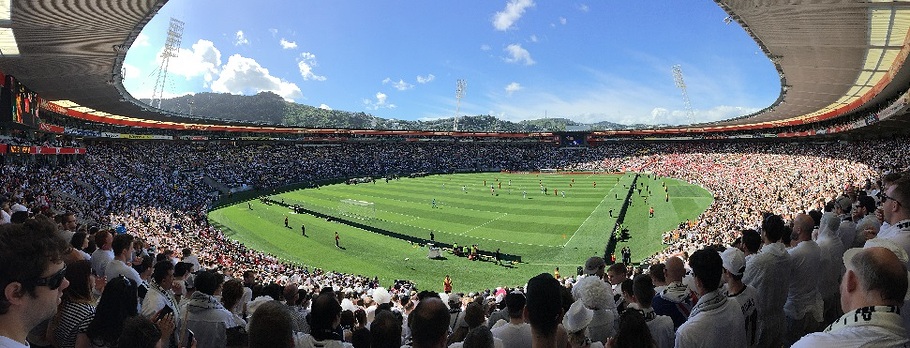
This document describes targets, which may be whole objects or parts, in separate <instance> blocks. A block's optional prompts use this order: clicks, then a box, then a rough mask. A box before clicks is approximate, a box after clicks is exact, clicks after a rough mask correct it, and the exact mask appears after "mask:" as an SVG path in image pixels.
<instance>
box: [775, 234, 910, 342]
mask: <svg viewBox="0 0 910 348" xmlns="http://www.w3.org/2000/svg"><path fill="white" fill-rule="evenodd" d="M898 254H900V255H898ZM907 261H908V258H907V254H906V251H904V250H903V248H901V247H900V246H897V245H895V244H894V243H893V242H890V241H887V240H878V239H872V240H869V241H867V242H866V246H865V247H863V248H853V249H850V250H848V251H847V252H846V253H844V257H843V262H844V264H845V266H846V269H847V271H846V272H845V273H844V277H843V280H842V281H841V285H840V288H841V305H842V309H843V310H844V312H845V314H844V315H843V316H842V317H840V318H839V319H837V320H836V321H835V322H834V323H832V324H831V325H829V326H828V327H827V328H825V329H824V331H822V332H817V333H812V334H809V335H806V336H805V337H803V338H802V339H800V340H799V341H797V342H796V343H795V344H794V345H793V347H796V348H810V347H812V348H814V347H845V348H850V347H907V346H910V341H908V339H907V331H906V330H905V329H904V327H903V325H902V319H901V317H900V314H898V313H899V312H900V307H901V306H902V305H903V303H904V299H905V297H906V295H907V276H908V273H907V267H906V263H907Z"/></svg>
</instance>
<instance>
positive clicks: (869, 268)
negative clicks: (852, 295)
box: [847, 247, 907, 305]
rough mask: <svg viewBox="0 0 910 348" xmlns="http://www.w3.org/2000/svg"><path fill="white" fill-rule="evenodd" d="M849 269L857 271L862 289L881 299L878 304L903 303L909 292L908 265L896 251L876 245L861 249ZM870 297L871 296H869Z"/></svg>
mask: <svg viewBox="0 0 910 348" xmlns="http://www.w3.org/2000/svg"><path fill="white" fill-rule="evenodd" d="M847 268H848V270H850V271H853V272H854V273H856V275H857V278H858V279H859V284H860V286H861V287H862V290H863V291H864V292H866V293H867V294H874V293H878V295H877V296H871V297H872V298H875V299H880V301H882V303H878V304H877V305H901V304H903V303H904V296H905V295H906V294H907V267H906V266H905V265H904V263H903V262H901V261H900V259H898V258H897V256H896V255H894V252H892V251H891V250H888V249H886V248H881V247H874V248H868V249H864V250H862V251H860V252H859V253H857V254H856V255H854V256H853V258H852V259H850V263H849V265H847ZM867 297H869V296H867Z"/></svg>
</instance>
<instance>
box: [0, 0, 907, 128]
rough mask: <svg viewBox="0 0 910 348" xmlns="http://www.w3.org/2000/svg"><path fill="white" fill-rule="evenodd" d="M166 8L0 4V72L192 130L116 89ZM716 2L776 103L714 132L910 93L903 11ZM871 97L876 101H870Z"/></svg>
mask: <svg viewBox="0 0 910 348" xmlns="http://www.w3.org/2000/svg"><path fill="white" fill-rule="evenodd" d="M166 2H167V0H132V1H101V0H33V1H11V0H0V71H2V72H3V73H6V74H9V75H13V76H16V77H17V78H18V79H19V81H21V82H22V83H24V84H25V85H26V86H28V87H29V88H31V89H32V90H34V91H36V92H37V93H38V94H39V95H40V96H41V97H42V98H44V99H47V100H51V101H61V103H59V104H64V105H61V106H64V107H71V108H77V107H81V109H80V110H84V111H86V112H95V113H97V114H99V115H123V116H128V117H134V118H139V119H149V120H158V121H172V122H193V123H199V122H200V119H199V118H191V117H189V116H188V115H182V116H178V115H174V114H168V113H164V112H160V111H157V110H155V109H153V108H152V107H150V106H148V105H146V104H144V103H142V102H140V101H138V100H136V99H134V98H132V97H131V96H130V95H129V93H127V92H126V91H125V89H124V88H123V85H122V83H121V81H122V76H121V71H120V69H121V68H122V63H123V59H124V58H125V56H126V51H127V50H128V48H129V47H130V45H131V44H132V43H133V41H134V40H135V39H136V37H137V36H138V35H139V33H140V31H141V30H142V28H143V27H144V26H145V24H146V23H148V21H149V20H150V19H151V18H152V17H153V16H154V15H155V14H156V13H157V11H158V10H159V9H160V8H161V7H162V6H164V4H165V3H166ZM716 2H717V3H718V5H719V6H721V7H722V8H723V9H724V10H726V11H727V12H728V14H729V15H730V17H729V21H731V22H732V21H736V22H737V23H739V24H740V25H742V26H743V27H744V28H745V29H746V31H747V32H749V33H750V34H751V35H752V36H753V38H754V39H755V40H756V42H758V44H759V46H760V47H761V49H762V50H763V51H764V52H765V54H766V55H768V56H769V58H770V59H771V60H772V62H774V63H775V66H776V67H777V69H778V71H779V72H780V73H781V96H780V98H779V99H778V100H777V102H775V104H774V105H771V106H769V108H767V109H765V110H762V111H760V112H758V113H756V114H753V115H747V116H744V117H739V118H736V119H732V120H725V121H719V122H715V123H712V124H711V125H716V126H727V125H745V124H754V123H764V122H776V121H782V120H786V119H791V118H794V117H801V118H804V119H806V120H813V119H815V118H818V116H823V115H825V114H826V113H828V112H831V111H832V110H837V109H839V108H842V107H844V106H850V105H852V106H856V105H857V100H860V101H867V103H865V105H870V104H875V103H879V102H882V101H883V100H885V99H887V98H892V97H894V96H896V95H897V93H900V92H903V90H902V89H904V90H905V89H906V86H908V85H910V71H908V69H907V68H905V66H906V65H907V64H904V59H905V58H906V54H907V51H910V50H908V49H907V48H906V47H910V45H907V44H906V41H907V34H908V29H910V2H902V1H897V2H895V1H882V0H871V1H868V2H857V1H834V2H830V1H829V2H824V3H816V2H798V3H794V2H792V1H785V0H768V1H762V2H755V1H753V0H716ZM7 9H8V10H7ZM11 34H12V35H14V36H15V38H14V39H13V38H12V36H11ZM905 46H906V47H905ZM902 49H903V51H902ZM877 85H878V87H877V88H876V86H877ZM870 92H872V94H869V93H870ZM875 92H878V95H879V96H878V97H876V98H872V99H869V97H870V96H871V95H874V94H875ZM851 103H852V104H851ZM902 118H903V117H902ZM898 121H899V122H906V121H905V120H903V119H901V120H898ZM206 123H214V124H236V123H237V122H230V121H216V120H212V121H208V122H206ZM892 123H893V122H892Z"/></svg>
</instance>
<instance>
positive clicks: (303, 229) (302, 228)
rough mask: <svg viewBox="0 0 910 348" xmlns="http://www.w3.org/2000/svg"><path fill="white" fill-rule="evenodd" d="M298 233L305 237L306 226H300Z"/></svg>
mask: <svg viewBox="0 0 910 348" xmlns="http://www.w3.org/2000/svg"><path fill="white" fill-rule="evenodd" d="M300 233H301V234H303V236H304V237H306V225H304V224H300Z"/></svg>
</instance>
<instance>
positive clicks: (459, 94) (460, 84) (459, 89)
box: [452, 79, 468, 132]
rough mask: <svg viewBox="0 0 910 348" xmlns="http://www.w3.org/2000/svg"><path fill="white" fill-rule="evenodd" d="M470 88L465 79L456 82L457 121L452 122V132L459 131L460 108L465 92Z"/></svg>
mask: <svg viewBox="0 0 910 348" xmlns="http://www.w3.org/2000/svg"><path fill="white" fill-rule="evenodd" d="M467 87H468V82H467V81H465V80H464V79H458V81H455V119H454V120H453V121H452V130H453V131H455V132H457V131H458V108H459V107H460V106H461V98H464V90H465V88H467Z"/></svg>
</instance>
